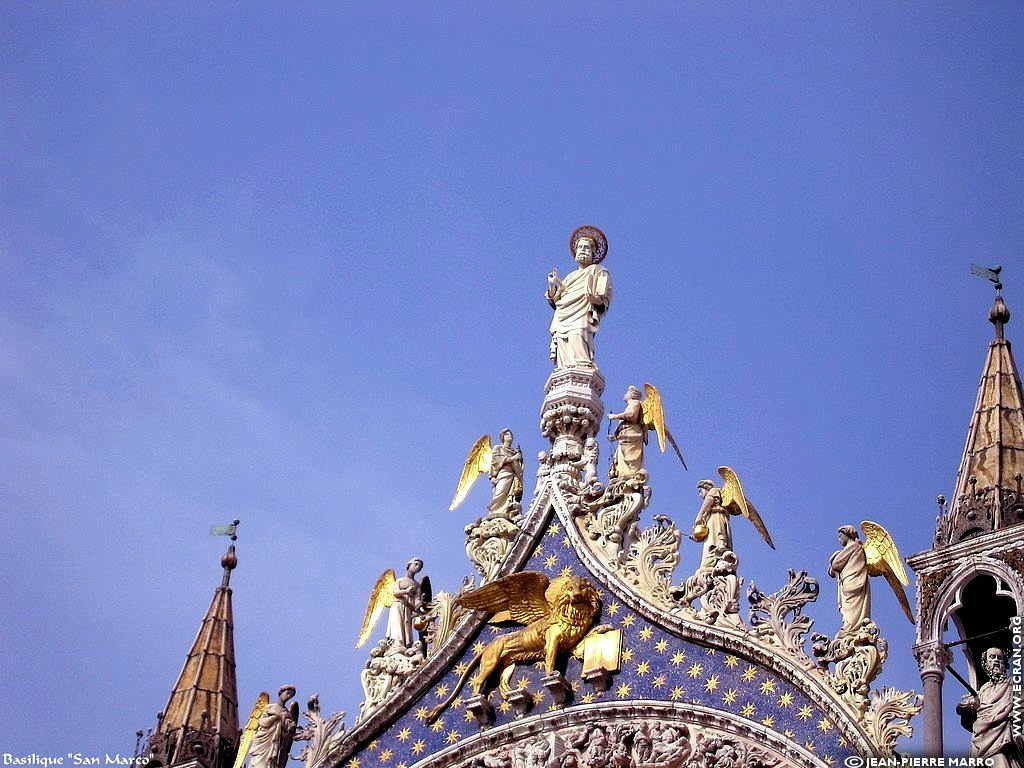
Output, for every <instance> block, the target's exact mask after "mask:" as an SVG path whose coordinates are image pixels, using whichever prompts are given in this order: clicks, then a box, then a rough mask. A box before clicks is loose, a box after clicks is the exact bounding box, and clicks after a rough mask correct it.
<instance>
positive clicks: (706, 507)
mask: <svg viewBox="0 0 1024 768" xmlns="http://www.w3.org/2000/svg"><path fill="white" fill-rule="evenodd" d="M718 474H720V475H721V476H722V479H723V480H725V482H724V483H723V484H722V487H721V488H718V487H716V486H715V484H714V483H713V482H712V481H711V480H701V481H700V482H699V483H697V493H699V494H700V497H701V499H702V500H703V501H702V503H701V506H700V511H699V512H697V518H696V519H695V520H694V523H693V539H694V540H695V541H698V542H702V543H703V545H704V551H703V554H702V555H701V561H700V566H699V568H700V569H704V570H707V571H713V570H714V568H715V564H716V563H717V562H718V558H719V553H720V552H721V551H725V550H732V551H734V550H733V546H732V524H731V523H730V517H731V516H733V515H743V516H744V517H746V518H747V519H748V520H750V522H751V523H752V524H753V526H754V527H755V528H756V529H757V532H758V533H760V534H761V537H762V538H763V539H764V540H765V542H766V543H767V544H768V546H769V547H771V548H772V549H775V544H774V543H773V542H772V537H771V534H769V533H768V529H767V528H766V527H765V524H764V521H763V520H762V519H761V515H760V514H759V513H758V511H757V509H756V508H755V507H754V505H753V504H751V503H750V500H749V499H747V497H746V496H745V495H744V493H743V488H742V486H741V485H740V479H739V477H738V476H737V475H736V473H735V472H734V471H733V470H732V469H730V468H729V467H724V466H723V467H719V468H718Z"/></svg>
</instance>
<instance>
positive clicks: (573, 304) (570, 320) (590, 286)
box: [544, 226, 612, 368]
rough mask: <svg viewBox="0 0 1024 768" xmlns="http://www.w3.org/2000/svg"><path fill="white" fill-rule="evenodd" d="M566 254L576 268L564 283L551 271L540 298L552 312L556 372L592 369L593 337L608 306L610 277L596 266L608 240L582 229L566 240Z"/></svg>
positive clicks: (588, 228) (599, 233)
mask: <svg viewBox="0 0 1024 768" xmlns="http://www.w3.org/2000/svg"><path fill="white" fill-rule="evenodd" d="M569 252H570V253H571V254H572V256H573V258H574V259H575V260H576V263H577V264H578V265H579V268H578V269H575V270H573V271H572V272H570V273H569V274H568V275H566V276H565V279H564V280H563V279H562V278H560V277H559V276H558V270H556V269H553V270H551V273H550V274H549V275H548V289H547V291H546V292H545V294H544V296H545V297H546V298H547V300H548V303H549V304H550V305H551V308H552V309H553V310H554V317H553V318H552V319H551V327H550V328H549V330H550V331H551V359H552V360H554V362H555V367H556V368H579V367H582V368H596V367H597V366H596V365H595V364H594V336H595V335H596V334H597V329H598V326H600V325H601V318H602V317H604V315H605V313H606V312H607V311H608V307H609V306H611V302H612V281H611V277H610V276H609V274H608V270H607V269H604V268H603V267H601V266H598V265H599V264H600V263H601V261H603V260H604V257H605V255H606V254H607V253H608V239H607V238H606V237H605V236H604V233H603V232H602V231H601V230H600V229H598V228H597V227H591V226H582V227H579V228H577V229H576V231H575V232H573V233H572V236H571V237H570V238H569Z"/></svg>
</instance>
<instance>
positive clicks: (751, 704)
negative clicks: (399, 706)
mask: <svg viewBox="0 0 1024 768" xmlns="http://www.w3.org/2000/svg"><path fill="white" fill-rule="evenodd" d="M521 570H522V571H540V572H542V573H545V574H546V575H547V576H548V577H549V578H552V579H553V578H555V577H557V576H562V575H579V576H585V577H587V578H588V579H590V581H591V582H592V583H593V584H594V586H595V587H597V589H598V592H599V593H600V595H601V605H602V610H601V615H600V617H599V619H598V621H599V622H600V623H604V624H610V625H612V626H614V627H615V628H617V629H620V630H622V656H621V670H620V671H619V672H618V673H617V674H616V675H615V676H614V678H613V680H612V684H611V687H610V688H609V689H608V690H607V691H605V692H599V691H597V690H596V689H595V688H594V687H593V686H591V685H590V684H588V683H586V682H584V681H583V680H582V679H581V678H580V671H581V666H582V665H581V662H579V661H578V660H576V659H573V658H570V659H569V660H568V661H567V662H566V666H565V670H564V671H565V677H566V680H567V682H568V683H569V684H570V685H571V686H572V697H571V699H570V701H569V703H568V704H566V705H565V709H566V710H571V708H572V707H573V706H578V705H580V704H588V703H591V702H600V701H619V702H625V701H630V700H659V701H665V702H669V703H672V704H679V703H693V704H701V705H703V706H706V707H709V708H713V709H717V710H719V711H723V712H729V713H731V714H733V715H738V716H741V717H745V718H747V719H749V720H752V721H754V722H757V723H761V724H762V725H764V726H766V727H769V728H772V729H773V730H775V731H776V732H778V733H779V734H780V735H782V736H783V737H785V738H787V739H788V740H790V741H792V742H794V743H797V744H800V745H802V746H803V747H805V748H806V749H808V750H809V751H811V752H813V753H814V754H816V755H818V756H819V757H820V758H821V759H822V760H823V761H824V762H825V763H827V764H832V763H834V762H837V761H840V760H841V759H842V758H843V757H844V756H847V755H850V754H853V752H854V750H853V749H852V748H851V747H850V746H849V744H848V743H847V742H846V740H845V739H844V738H843V737H842V736H841V734H840V733H839V732H838V731H837V729H836V727H835V724H834V723H833V722H832V721H831V720H830V719H829V718H828V717H827V716H826V715H825V714H823V713H822V712H821V711H820V710H819V709H817V708H816V707H815V705H814V704H813V702H811V701H810V700H809V699H808V698H807V697H806V696H805V695H804V694H803V693H802V692H801V691H800V690H799V689H798V688H796V687H794V686H793V685H791V684H790V683H789V682H787V681H786V680H785V679H783V678H782V677H780V676H779V675H777V674H776V673H775V672H773V671H771V670H769V669H766V668H764V667H762V666H758V665H756V664H753V663H751V662H749V661H747V660H745V659H743V658H740V657H738V656H735V655H731V654H729V653H727V652H724V651H721V650H717V649H714V648H706V647H704V646H701V645H698V644H696V643H693V642H691V641H689V640H684V639H681V638H679V637H677V636H675V635H673V634H671V633H670V632H667V631H666V630H664V629H662V628H661V627H659V626H657V625H655V624H652V623H651V622H649V621H648V620H647V619H645V618H644V617H643V616H641V615H639V614H637V613H636V612H634V611H633V610H632V609H630V608H628V607H626V606H625V605H624V604H622V603H621V602H620V601H618V600H617V599H616V597H615V596H614V595H613V594H611V593H610V592H609V591H608V590H607V589H606V588H605V587H604V585H603V584H600V583H598V582H597V580H596V579H595V577H594V576H593V574H591V573H589V571H587V569H586V568H585V567H584V565H583V564H582V563H581V562H580V560H579V558H578V557H577V555H576V552H575V550H574V549H573V548H572V546H571V542H570V539H569V538H568V536H566V535H565V533H564V531H563V530H562V527H561V523H560V522H558V520H557V518H555V519H554V522H552V523H551V524H550V525H549V526H548V529H547V531H546V534H545V535H544V537H543V538H542V539H541V541H540V543H539V545H538V547H537V548H536V550H535V551H534V552H533V554H532V555H531V557H530V559H529V561H528V562H527V564H526V565H525V566H524V567H523V568H522V569H521ZM507 631H509V629H508V628H507V627H504V628H503V627H492V626H485V627H484V628H483V630H482V631H481V632H480V633H479V635H478V636H477V637H476V638H475V640H474V642H473V643H472V644H471V645H470V647H469V648H467V649H466V651H465V652H464V653H463V655H462V656H461V658H460V659H459V660H458V662H457V663H456V664H455V665H454V666H453V667H452V669H450V670H449V671H448V673H447V674H445V676H444V677H443V678H441V680H439V681H438V682H437V683H436V684H435V685H434V686H433V687H432V688H431V689H430V690H428V691H427V692H426V693H425V694H424V695H423V696H421V697H420V698H419V699H418V700H417V701H416V702H415V703H414V704H413V705H412V706H411V707H410V708H409V710H408V711H406V712H405V714H403V715H402V716H401V717H399V718H398V720H396V721H395V722H394V723H393V724H392V725H391V726H390V727H389V728H388V729H387V730H386V731H384V732H383V733H382V734H381V735H380V736H379V737H378V738H377V739H375V740H374V741H372V742H370V743H369V744H368V745H367V746H366V747H364V748H363V749H362V750H361V751H359V752H358V753H356V754H354V755H353V756H352V757H350V758H349V760H348V761H347V763H346V765H347V766H349V767H350V768H407V767H408V766H410V765H412V764H413V763H416V762H418V761H420V760H422V759H424V758H425V757H427V756H429V755H431V754H433V753H434V752H437V751H439V750H441V749H444V748H446V747H449V746H451V745H453V744H457V743H458V742H459V741H461V740H463V739H465V738H467V737H469V736H472V735H474V734H476V733H478V732H479V726H478V725H477V723H476V720H475V719H474V717H473V715H472V714H471V713H470V712H468V711H467V710H466V707H465V701H466V699H467V698H469V697H470V696H471V695H472V690H471V688H470V686H469V683H467V684H466V687H465V688H464V689H463V691H462V692H461V694H460V696H459V697H458V698H456V700H455V702H454V703H453V704H452V705H451V706H450V707H449V708H448V709H447V710H445V711H444V713H443V714H442V715H441V717H440V718H438V720H437V721H435V722H434V723H433V724H430V725H428V724H427V723H426V718H427V715H428V713H429V712H430V710H432V709H433V708H434V707H435V706H437V705H438V704H439V703H440V702H441V701H443V700H444V699H445V698H446V697H447V696H448V695H449V694H450V693H451V691H452V690H453V688H454V687H455V686H456V685H457V684H458V680H459V677H460V676H461V674H462V673H463V672H464V671H465V669H466V668H467V667H468V665H469V663H470V662H471V660H472V658H473V656H474V654H476V653H477V652H478V651H479V650H481V649H482V648H483V646H484V645H485V644H486V643H487V641H488V640H489V639H490V638H491V637H492V636H493V635H495V634H498V633H500V632H507ZM543 674H544V673H543V663H542V662H539V663H537V664H533V665H523V666H520V667H519V668H518V669H517V670H516V673H515V674H514V675H513V677H512V682H513V685H518V686H522V687H525V688H526V690H528V691H530V692H531V693H532V695H533V700H534V706H533V709H532V710H531V714H534V713H538V712H545V711H548V710H551V709H555V708H556V705H555V704H554V702H553V701H552V699H551V697H550V695H549V694H548V692H547V691H546V690H545V689H544V688H543V686H542V685H541V684H540V678H541V677H542V675H543ZM494 683H495V684H496V681H494ZM490 700H491V702H492V704H494V707H495V711H496V720H495V726H500V725H503V724H506V723H509V722H512V721H513V720H514V719H515V713H514V711H513V710H512V708H511V706H510V705H509V704H508V702H506V701H504V700H503V699H502V697H501V695H500V694H499V693H497V692H496V691H494V692H492V693H491V695H490ZM528 716H529V715H528Z"/></svg>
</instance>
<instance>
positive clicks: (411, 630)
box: [387, 557, 429, 650]
mask: <svg viewBox="0 0 1024 768" xmlns="http://www.w3.org/2000/svg"><path fill="white" fill-rule="evenodd" d="M422 570H423V561H422V560H421V559H420V558H418V557H414V558H413V559H412V560H410V561H409V562H408V563H407V564H406V567H405V576H403V577H402V578H400V579H398V580H397V581H396V582H395V586H394V592H393V594H394V598H395V599H394V602H392V603H391V611H390V613H389V614H388V629H387V638H388V639H389V640H390V641H391V643H392V644H393V645H395V646H396V647H398V648H402V649H403V650H408V649H410V648H413V647H414V646H415V645H416V644H417V637H416V632H415V627H414V620H415V618H416V616H417V615H419V614H421V613H422V612H423V610H424V608H425V605H426V603H427V602H429V598H428V599H427V600H424V596H425V593H424V589H423V584H422V583H421V582H419V581H417V579H416V574H417V573H419V572H420V571H422ZM427 583H428V584H429V582H427Z"/></svg>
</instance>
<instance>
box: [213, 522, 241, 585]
mask: <svg viewBox="0 0 1024 768" xmlns="http://www.w3.org/2000/svg"><path fill="white" fill-rule="evenodd" d="M239 523H241V520H238V519H235V520H232V521H231V525H211V526H210V535H211V536H230V537H231V541H232V544H231V545H230V546H229V547H228V551H227V552H225V553H224V555H223V556H222V557H221V559H220V567H221V568H223V569H224V578H223V579H222V580H221V583H220V585H221V586H222V587H226V586H228V583H229V582H230V581H231V571H233V570H234V569H235V566H237V565H238V556H237V555H236V554H235V545H234V542H236V541H238V525H239Z"/></svg>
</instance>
